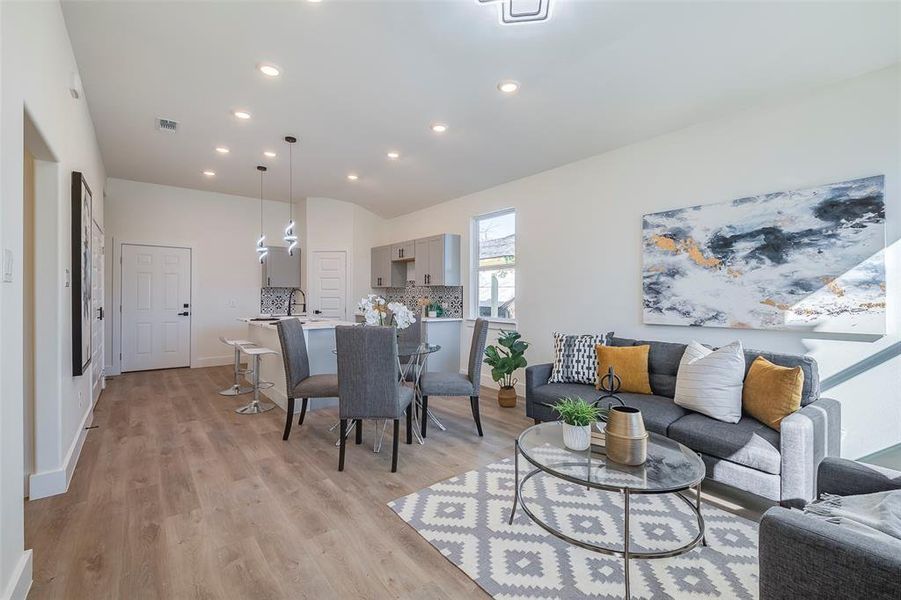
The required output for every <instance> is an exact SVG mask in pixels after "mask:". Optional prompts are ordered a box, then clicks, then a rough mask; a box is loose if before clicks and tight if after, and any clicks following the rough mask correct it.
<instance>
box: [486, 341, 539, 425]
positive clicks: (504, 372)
mask: <svg viewBox="0 0 901 600" xmlns="http://www.w3.org/2000/svg"><path fill="white" fill-rule="evenodd" d="M521 337H522V336H521V335H520V334H519V333H518V332H516V331H504V330H503V329H502V330H501V333H500V335H499V336H498V338H497V345H496V346H495V345H494V344H492V345H490V346H488V347H487V348H485V364H487V365H488V366H489V367H491V378H492V379H493V380H494V381H495V382H497V383H498V384H500V386H501V389H500V390H499V391H498V393H497V403H498V404H500V405H501V406H503V407H505V408H512V407H514V406H516V388H515V386H516V381H517V380H516V378H514V377H513V373H515V372H516V370H517V369H524V368H526V366H527V365H528V364H529V363H528V362H527V361H526V357H525V352H526V350H527V349H528V347H529V342H524V341H522V340H521V339H520V338H521Z"/></svg>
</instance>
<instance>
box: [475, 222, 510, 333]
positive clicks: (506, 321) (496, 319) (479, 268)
mask: <svg viewBox="0 0 901 600" xmlns="http://www.w3.org/2000/svg"><path fill="white" fill-rule="evenodd" d="M509 214H512V215H513V235H514V236H515V235H516V230H517V226H516V209H515V208H513V207H510V208H503V209H500V210H494V211H491V212H487V213H482V214H479V215H475V216H473V217H472V219H471V220H470V235H469V238H470V248H469V256H470V264H469V283H470V291H469V320H470V321H474V320H475V319H486V320H487V321H489V322H491V323H502V324H510V325H516V319H515V318H514V319H505V318H503V317H483V316H481V315H480V314H479V274H480V273H481V272H482V271H493V270H495V269H497V268H498V267H496V266H495V267H482V266H480V265H479V250H480V241H481V240H480V239H479V224H480V223H481V222H482V221H484V220H486V219H492V218H496V217H503V216H505V215H509ZM518 254H519V251H518V249H516V246H514V254H513V263H512V264H510V265H504V268H509V269H511V270H512V271H513V272H514V275H515V273H516V266H517V263H518V262H519V257H518ZM514 285H515V284H514ZM516 287H518V286H516ZM515 290H516V288H514V298H515V294H516V293H517V292H516V291H515Z"/></svg>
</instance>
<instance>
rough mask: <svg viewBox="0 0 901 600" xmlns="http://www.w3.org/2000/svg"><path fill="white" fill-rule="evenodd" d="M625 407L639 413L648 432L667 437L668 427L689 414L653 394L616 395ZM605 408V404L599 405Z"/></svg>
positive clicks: (666, 399) (663, 397) (669, 401)
mask: <svg viewBox="0 0 901 600" xmlns="http://www.w3.org/2000/svg"><path fill="white" fill-rule="evenodd" d="M617 396H619V397H620V399H622V401H623V402H625V404H626V406H631V407H632V408H637V409H638V410H640V411H641V417H642V419H644V426H645V428H646V429H647V430H648V431H653V432H654V433H659V434H660V435H667V434H668V430H669V427H670V425H672V423H674V422H676V421H678V420H679V419H681V418H682V417H684V416H686V415H688V414H690V411H687V410H685V409H684V408H682V407H681V406H677V405H676V403H675V402H673V400H672V399H671V398H667V397H666V396H655V395H653V394H617ZM601 404H602V405H603V406H605V407H606V405H607V402H606V401H605V402H602V403H601Z"/></svg>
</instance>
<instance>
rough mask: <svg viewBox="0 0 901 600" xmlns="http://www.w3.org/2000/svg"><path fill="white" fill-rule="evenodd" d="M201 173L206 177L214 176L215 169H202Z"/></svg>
mask: <svg viewBox="0 0 901 600" xmlns="http://www.w3.org/2000/svg"><path fill="white" fill-rule="evenodd" d="M203 174H204V175H206V176H207V177H215V176H216V171H210V170H207V171H204V172H203Z"/></svg>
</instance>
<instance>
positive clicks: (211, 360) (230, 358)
mask: <svg viewBox="0 0 901 600" xmlns="http://www.w3.org/2000/svg"><path fill="white" fill-rule="evenodd" d="M233 364H235V353H234V352H232V353H231V354H224V355H222V356H198V357H197V358H196V359H193V360H191V368H192V369H202V368H204V367H221V366H223V365H233Z"/></svg>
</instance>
